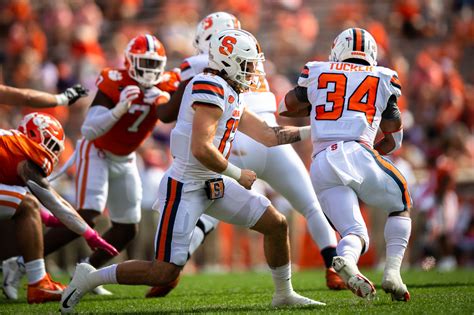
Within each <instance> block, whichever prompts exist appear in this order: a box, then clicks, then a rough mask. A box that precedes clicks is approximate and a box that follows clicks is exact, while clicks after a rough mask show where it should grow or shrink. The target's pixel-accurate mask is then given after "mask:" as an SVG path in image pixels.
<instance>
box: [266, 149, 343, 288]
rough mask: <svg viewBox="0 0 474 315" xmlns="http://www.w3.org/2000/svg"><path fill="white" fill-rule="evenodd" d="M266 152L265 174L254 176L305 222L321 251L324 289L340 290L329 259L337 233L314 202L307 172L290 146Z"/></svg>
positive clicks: (334, 250)
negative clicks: (324, 271) (285, 202)
mask: <svg viewBox="0 0 474 315" xmlns="http://www.w3.org/2000/svg"><path fill="white" fill-rule="evenodd" d="M259 145H260V144H259ZM267 150H268V153H267V162H266V167H265V170H264V171H263V172H262V173H261V174H257V176H258V177H259V178H261V179H263V180H265V181H266V182H268V183H269V184H270V185H271V186H272V188H274V189H275V190H276V191H277V192H278V193H280V194H281V195H282V196H283V197H285V198H286V199H287V200H288V201H289V202H290V204H291V205H292V206H293V208H294V209H296V210H297V211H298V212H299V213H301V214H302V215H303V216H304V217H305V218H306V224H307V228H308V231H309V233H310V234H311V237H312V239H313V241H314V242H315V243H316V244H317V245H318V247H319V249H320V250H321V256H322V257H323V259H324V264H325V266H326V268H327V271H326V285H327V286H328V287H329V288H330V289H335V290H340V289H343V288H344V282H343V281H342V280H341V279H340V278H339V277H338V276H337V274H336V273H335V272H334V270H332V267H331V266H332V259H333V258H334V257H335V256H336V245H337V238H336V233H335V231H334V229H333V228H332V227H331V226H330V224H329V222H328V220H327V219H326V217H325V215H324V213H323V211H322V209H321V206H320V204H319V201H318V199H317V198H316V194H315V192H314V189H313V185H312V183H311V179H310V177H309V174H308V171H307V170H306V168H305V166H304V164H303V162H302V161H301V159H300V157H299V156H298V154H297V153H296V152H295V150H294V149H293V148H292V147H291V146H279V147H274V148H268V149H267ZM282 161H284V163H282ZM282 178H284V180H282Z"/></svg>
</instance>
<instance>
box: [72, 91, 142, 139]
mask: <svg viewBox="0 0 474 315" xmlns="http://www.w3.org/2000/svg"><path fill="white" fill-rule="evenodd" d="M139 95H140V88H139V87H138V86H136V85H128V86H126V87H125V88H124V89H123V90H122V92H121V93H120V100H119V102H118V103H117V104H114V102H113V101H112V100H111V99H110V98H109V97H108V96H107V95H105V94H104V93H102V92H101V91H100V90H98V91H97V94H96V96H95V98H94V100H93V101H92V104H91V107H90V108H89V111H88V112H87V116H86V119H85V120H84V123H83V124H82V127H81V132H82V135H83V136H84V138H86V139H87V140H94V139H96V138H98V137H100V136H102V135H103V134H105V133H106V132H107V131H109V130H110V129H111V128H112V127H113V126H114V125H115V123H116V122H117V121H118V120H119V119H120V118H121V117H122V116H123V115H124V114H125V113H126V112H127V111H128V109H129V108H130V106H131V103H132V101H133V100H135V99H136V98H138V96H139Z"/></svg>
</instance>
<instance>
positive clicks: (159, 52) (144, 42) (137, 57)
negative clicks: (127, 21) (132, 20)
mask: <svg viewBox="0 0 474 315" xmlns="http://www.w3.org/2000/svg"><path fill="white" fill-rule="evenodd" d="M165 65H166V52H165V48H164V46H163V44H161V42H160V41H159V40H158V39H157V38H156V37H155V36H153V35H149V34H145V35H138V36H136V37H135V38H133V39H132V40H131V41H130V42H129V43H128V45H127V48H125V67H126V68H127V70H128V74H129V75H130V77H132V78H133V79H134V80H135V81H137V82H138V83H139V84H140V85H142V86H143V87H146V88H150V87H152V86H154V85H156V84H158V83H159V82H160V80H161V75H162V73H163V72H164V71H165Z"/></svg>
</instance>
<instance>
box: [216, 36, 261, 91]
mask: <svg viewBox="0 0 474 315" xmlns="http://www.w3.org/2000/svg"><path fill="white" fill-rule="evenodd" d="M264 60H265V58H264V56H263V53H262V51H261V49H260V45H259V44H258V42H257V40H256V39H255V37H254V36H253V35H252V34H250V33H249V32H247V31H244V30H235V29H229V30H225V31H222V32H220V33H218V34H216V35H215V36H214V37H213V38H212V39H211V43H210V46H209V67H210V68H211V69H214V70H217V71H220V72H221V73H223V74H224V75H226V77H227V78H228V79H230V80H231V81H234V82H235V83H237V85H238V87H239V89H241V90H243V91H246V90H249V89H250V87H251V86H252V87H255V86H258V84H259V82H261V81H262V80H261V79H260V77H262V76H265V72H264V71H263V67H260V66H259V64H261V63H262V62H263V61H264Z"/></svg>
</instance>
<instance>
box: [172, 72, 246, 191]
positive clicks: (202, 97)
mask: <svg viewBox="0 0 474 315" xmlns="http://www.w3.org/2000/svg"><path fill="white" fill-rule="evenodd" d="M193 106H217V107H219V108H220V109H222V116H221V117H220V119H219V123H218V126H217V131H216V134H215V136H214V140H213V143H214V145H215V146H216V148H217V149H218V150H219V151H220V152H221V153H222V155H223V156H224V157H225V158H226V159H227V158H228V157H229V155H230V151H231V147H232V141H233V140H234V136H235V132H236V131H237V126H238V124H239V120H240V117H241V115H242V111H243V109H244V106H243V105H242V103H241V100H240V98H239V94H238V93H237V92H236V91H234V89H232V88H231V87H230V85H228V84H227V82H226V81H225V80H224V79H222V78H221V77H219V76H217V75H213V74H210V73H201V74H198V75H196V76H195V77H194V78H193V79H192V80H191V81H190V82H189V83H188V85H187V86H186V89H185V90H184V94H183V98H182V101H181V107H180V109H179V114H178V120H177V123H176V126H175V127H174V129H173V130H172V131H171V154H172V155H173V157H174V160H173V164H172V166H171V170H170V171H171V173H170V175H171V177H173V178H174V179H176V180H178V181H180V182H183V183H185V182H190V181H195V180H206V179H209V178H215V177H220V176H221V174H219V173H216V172H213V171H211V170H209V169H208V168H207V167H205V166H204V165H202V164H201V162H199V161H198V160H197V159H196V158H195V157H194V155H193V154H192V152H191V136H192V126H193V119H194V111H195V109H194V107H193Z"/></svg>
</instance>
